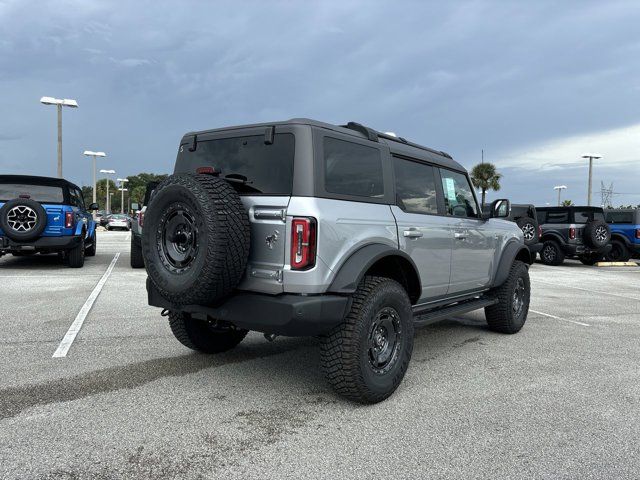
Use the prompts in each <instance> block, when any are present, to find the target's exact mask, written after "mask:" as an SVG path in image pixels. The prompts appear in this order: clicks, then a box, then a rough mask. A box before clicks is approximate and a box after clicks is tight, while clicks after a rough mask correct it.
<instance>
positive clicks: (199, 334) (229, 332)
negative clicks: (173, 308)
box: [169, 312, 248, 353]
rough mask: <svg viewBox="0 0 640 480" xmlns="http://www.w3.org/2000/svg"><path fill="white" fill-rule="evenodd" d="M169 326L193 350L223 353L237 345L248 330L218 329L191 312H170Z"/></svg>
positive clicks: (179, 339) (181, 341)
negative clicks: (191, 314)
mask: <svg viewBox="0 0 640 480" xmlns="http://www.w3.org/2000/svg"><path fill="white" fill-rule="evenodd" d="M169 327H170V328H171V332H173V335H174V336H175V337H176V338H177V339H178V341H179V342H180V343H181V344H183V345H184V346H185V347H187V348H190V349H191V350H196V351H198V352H202V353H222V352H226V351H228V350H231V349H232V348H234V347H236V346H237V345H238V344H239V343H240V342H241V341H242V340H243V339H244V337H246V336H247V333H248V330H242V329H234V328H227V329H216V328H214V327H212V323H210V322H209V321H207V320H199V319H196V318H191V316H190V315H189V314H186V313H180V312H170V313H169Z"/></svg>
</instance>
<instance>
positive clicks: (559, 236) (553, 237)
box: [536, 206, 611, 265]
mask: <svg viewBox="0 0 640 480" xmlns="http://www.w3.org/2000/svg"><path fill="white" fill-rule="evenodd" d="M536 210H537V214H538V223H539V224H540V227H541V228H542V251H541V252H540V259H541V260H542V263H544V264H546V265H561V264H562V263H563V262H564V259H565V258H567V257H568V258H577V259H578V260H580V261H581V262H582V263H583V264H585V265H594V264H595V263H596V262H598V261H599V260H602V259H604V256H605V255H606V254H607V253H609V251H610V250H611V244H610V243H609V242H610V241H611V229H610V228H609V225H607V223H606V222H605V219H604V211H603V210H602V208H600V207H580V206H570V207H537V209H536Z"/></svg>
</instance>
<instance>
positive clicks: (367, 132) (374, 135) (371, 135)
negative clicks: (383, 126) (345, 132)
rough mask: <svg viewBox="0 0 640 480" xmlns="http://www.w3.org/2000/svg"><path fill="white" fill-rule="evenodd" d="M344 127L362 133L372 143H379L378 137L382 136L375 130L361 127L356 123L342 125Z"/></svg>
mask: <svg viewBox="0 0 640 480" xmlns="http://www.w3.org/2000/svg"><path fill="white" fill-rule="evenodd" d="M342 127H344V128H348V129H349V130H355V131H356V132H360V133H361V134H363V135H364V136H365V137H367V138H368V139H369V140H371V141H372V142H377V141H378V136H379V135H380V134H379V133H378V132H376V131H375V130H374V129H373V128H369V127H365V126H364V125H361V124H359V123H356V122H349V123H347V124H346V125H342Z"/></svg>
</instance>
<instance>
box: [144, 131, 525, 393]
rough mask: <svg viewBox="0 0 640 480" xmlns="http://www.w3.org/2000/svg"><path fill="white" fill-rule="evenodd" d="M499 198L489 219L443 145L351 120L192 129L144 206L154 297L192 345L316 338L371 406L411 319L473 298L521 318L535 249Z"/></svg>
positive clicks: (403, 364) (496, 314)
mask: <svg viewBox="0 0 640 480" xmlns="http://www.w3.org/2000/svg"><path fill="white" fill-rule="evenodd" d="M509 210H510V205H509V202H508V200H497V201H495V202H494V203H493V206H492V208H491V211H490V212H491V213H490V214H489V215H483V214H482V212H481V211H480V209H479V206H478V202H477V199H476V196H475V193H474V189H473V187H472V184H471V181H470V179H469V176H468V174H467V172H466V170H465V169H464V167H463V166H462V165H460V164H459V163H457V162H456V161H455V160H453V159H452V158H451V156H449V155H448V154H446V153H444V152H441V151H438V150H433V149H430V148H427V147H423V146H420V145H417V144H414V143H411V142H408V141H407V140H405V139H403V138H399V137H395V136H392V135H389V134H384V133H380V132H377V131H375V130H372V129H370V128H367V127H364V126H362V125H359V124H357V123H349V124H347V125H345V126H337V125H330V124H326V123H321V122H317V121H313V120H307V119H295V120H290V121H286V122H278V123H265V124H257V125H249V126H242V127H232V128H223V129H218V130H207V131H201V132H194V133H188V134H186V135H185V136H184V137H183V138H182V141H181V142H180V145H179V146H178V156H177V159H176V165H175V171H174V174H173V175H171V176H170V177H169V178H168V179H166V180H164V181H163V182H161V183H160V184H159V185H158V187H157V188H156V189H155V192H154V193H153V196H152V197H151V200H150V202H149V206H148V209H147V211H146V214H145V216H144V229H143V232H142V252H143V255H144V263H145V267H146V270H147V274H148V280H147V289H148V300H149V303H150V305H153V306H156V307H160V308H162V309H164V310H165V312H164V313H166V314H167V315H168V317H169V325H170V327H171V330H172V331H173V333H174V335H175V336H176V338H177V339H178V340H179V341H180V342H181V343H182V344H183V345H185V346H187V347H188V348H191V349H194V350H198V351H201V352H206V353H218V352H223V351H226V350H229V349H231V348H234V347H235V346H236V345H238V344H239V343H240V342H241V341H242V339H243V338H244V337H245V336H246V334H247V332H248V331H249V330H256V331H260V332H263V333H265V334H266V335H267V338H270V339H271V338H273V336H275V335H291V336H318V337H320V341H321V361H322V365H323V369H324V371H325V374H326V376H327V378H328V381H329V382H330V383H331V385H332V386H333V388H334V389H335V390H336V391H337V392H338V393H340V394H342V395H344V396H345V397H347V398H350V399H352V400H355V401H358V402H363V403H373V402H379V401H381V400H383V399H385V398H387V397H388V396H389V395H391V394H392V393H393V392H394V390H395V389H396V388H397V387H398V385H399V384H400V382H401V381H402V378H403V376H404V374H405V372H406V370H407V367H408V365H409V360H410V358H411V352H412V349H413V338H414V327H416V326H420V325H424V324H427V323H431V322H434V321H438V320H442V319H444V318H448V317H451V316H454V315H458V314H462V313H464V312H468V311H471V310H476V309H480V308H484V309H485V312H486V318H487V322H488V324H489V327H490V328H492V329H493V330H495V331H498V332H503V333H516V332H518V331H519V330H520V329H521V328H522V327H523V325H524V323H525V320H526V318H527V312H528V307H529V297H530V287H529V273H528V263H529V262H530V255H529V251H528V249H527V247H526V246H525V245H524V241H523V236H522V231H521V230H520V229H519V228H518V227H517V226H516V225H515V224H514V223H513V222H509V221H505V220H504V219H503V218H505V217H508V215H509ZM498 217H502V218H498Z"/></svg>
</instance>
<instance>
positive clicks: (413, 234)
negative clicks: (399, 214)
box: [402, 228, 423, 238]
mask: <svg viewBox="0 0 640 480" xmlns="http://www.w3.org/2000/svg"><path fill="white" fill-rule="evenodd" d="M402 234H403V235H404V236H405V237H407V238H420V237H422V235H423V233H422V232H421V231H420V230H418V229H417V228H410V229H409V230H405V231H404V232H402Z"/></svg>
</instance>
